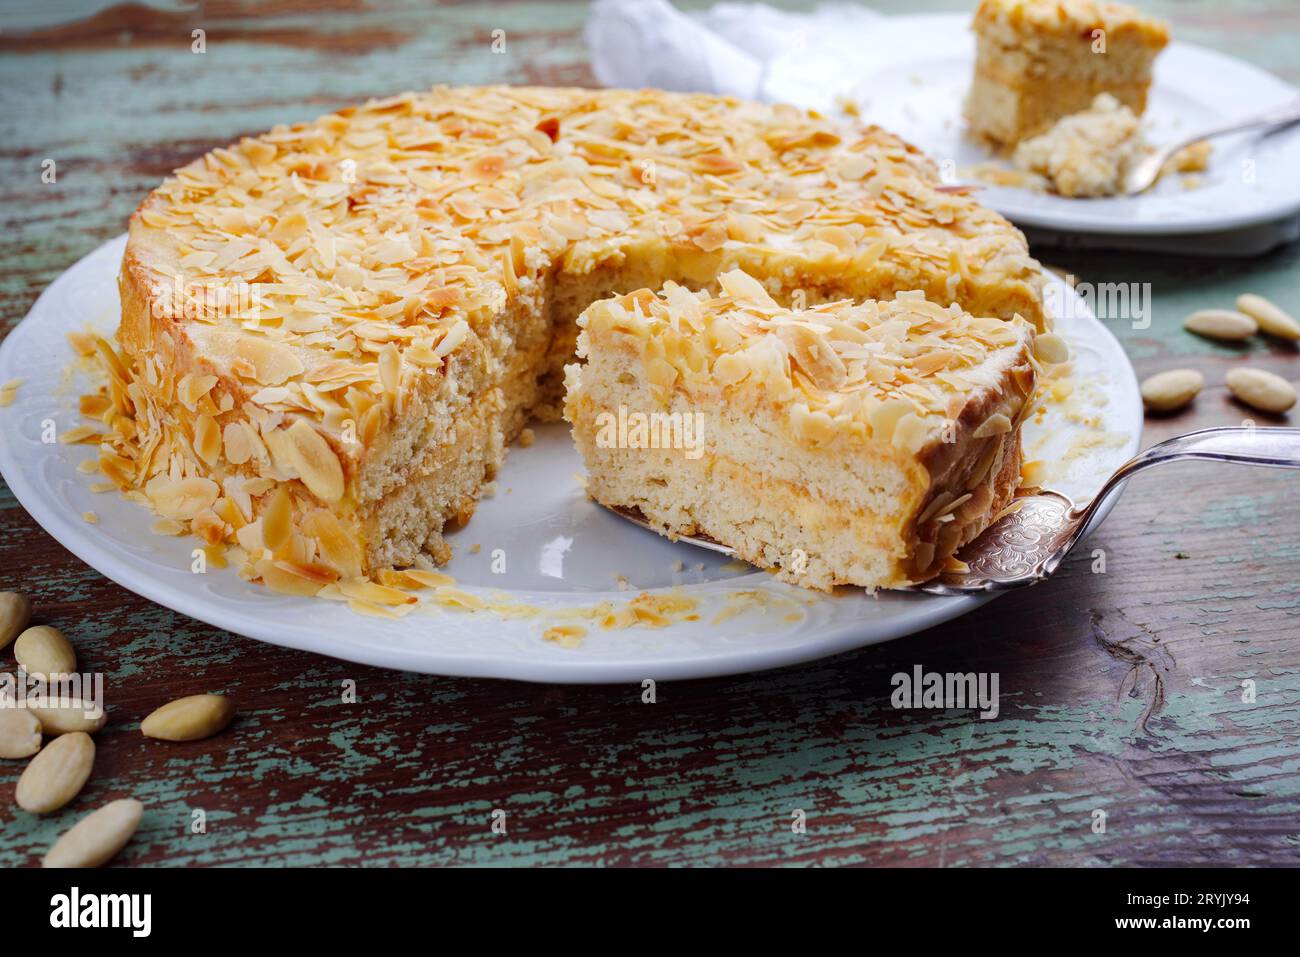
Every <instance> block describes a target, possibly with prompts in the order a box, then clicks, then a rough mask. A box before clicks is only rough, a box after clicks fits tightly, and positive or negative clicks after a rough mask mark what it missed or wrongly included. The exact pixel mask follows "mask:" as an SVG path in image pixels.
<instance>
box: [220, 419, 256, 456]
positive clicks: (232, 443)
mask: <svg viewBox="0 0 1300 957" xmlns="http://www.w3.org/2000/svg"><path fill="white" fill-rule="evenodd" d="M222 438H223V439H224V445H225V450H226V461H228V462H229V463H230V464H231V465H243V464H244V463H245V462H247V461H248V460H249V459H250V458H252V457H253V444H252V441H251V440H250V438H249V433H248V428H247V426H245V425H244V423H242V422H227V423H226V426H225V428H224V429H223V430H222Z"/></svg>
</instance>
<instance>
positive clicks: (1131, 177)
mask: <svg viewBox="0 0 1300 957" xmlns="http://www.w3.org/2000/svg"><path fill="white" fill-rule="evenodd" d="M1297 122H1300V100H1293V101H1291V102H1290V103H1286V104H1283V105H1282V106H1275V107H1273V108H1272V109H1270V110H1265V111H1264V112H1263V113H1257V114H1255V115H1254V116H1247V117H1243V118H1241V119H1237V120H1229V121H1228V122H1227V123H1222V124H1220V125H1218V126H1212V127H1209V128H1207V129H1203V130H1198V131H1197V132H1195V133H1189V134H1188V135H1186V136H1182V137H1179V138H1178V139H1176V140H1174V141H1173V142H1172V143H1167V144H1165V145H1164V146H1162V147H1160V148H1159V149H1157V150H1156V151H1155V152H1154V153H1152V154H1151V155H1150V156H1147V157H1146V158H1144V159H1143V160H1141V161H1140V162H1138V163H1136V164H1135V165H1134V166H1133V167H1132V168H1131V169H1130V170H1129V171H1128V173H1126V174H1125V176H1124V195H1125V196H1136V195H1137V194H1138V193H1143V192H1146V191H1147V190H1148V189H1150V188H1151V185H1152V184H1153V183H1155V181H1156V180H1157V179H1158V178H1159V177H1160V171H1161V170H1162V169H1164V166H1165V163H1167V162H1169V157H1171V156H1173V155H1174V154H1175V153H1177V152H1178V151H1179V150H1181V149H1183V148H1184V147H1187V146H1191V145H1192V144H1193V143H1197V142H1199V141H1201V140H1208V139H1212V138H1214V137H1216V136H1224V135H1226V134H1228V133H1242V132H1245V131H1246V130H1255V129H1257V130H1259V131H1260V132H1268V131H1269V130H1275V129H1280V128H1281V127H1284V126H1290V125H1291V124H1292V123H1297Z"/></svg>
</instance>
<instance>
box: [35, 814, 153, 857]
mask: <svg viewBox="0 0 1300 957" xmlns="http://www.w3.org/2000/svg"><path fill="white" fill-rule="evenodd" d="M142 814H144V805H143V804H141V803H140V802H139V801H137V800H135V799H134V798H123V799H122V800H120V801H110V802H109V803H108V804H105V805H104V806H103V807H101V808H100V809H99V810H97V811H91V812H90V813H89V814H87V815H86V816H85V817H83V818H82V819H81V820H80V821H78V822H77V823H76V824H74V825H72V827H70V828H68V830H66V831H64V832H63V834H62V836H60V837H59V839H58V840H57V841H55V842H54V846H53V847H51V848H50V850H49V852H48V853H46V855H45V858H44V859H43V860H42V861H41V867H99V866H101V865H103V864H107V863H108V861H109V860H110V859H111V858H112V857H113V855H115V854H116V853H117V852H118V851H120V850H121V849H122V848H124V847H126V843H127V841H129V840H131V835H133V834H135V829H136V828H137V827H139V826H140V817H141V815H142Z"/></svg>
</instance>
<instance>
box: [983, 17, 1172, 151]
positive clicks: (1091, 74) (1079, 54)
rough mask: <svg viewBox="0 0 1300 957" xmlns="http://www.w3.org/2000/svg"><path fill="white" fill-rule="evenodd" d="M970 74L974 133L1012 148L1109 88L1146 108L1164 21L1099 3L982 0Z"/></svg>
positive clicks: (1164, 38) (1164, 39) (1135, 107)
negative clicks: (1152, 70) (973, 77)
mask: <svg viewBox="0 0 1300 957" xmlns="http://www.w3.org/2000/svg"><path fill="white" fill-rule="evenodd" d="M971 26H972V29H973V30H974V31H975V44H976V45H975V79H974V81H973V82H972V84H971V88H970V91H969V93H968V94H967V97H966V103H965V115H966V121H967V122H968V123H969V124H970V129H971V132H972V133H974V134H975V135H976V136H977V137H979V138H981V139H984V140H986V141H988V142H990V143H992V144H993V145H994V146H998V147H1001V148H1004V149H1010V148H1011V147H1014V146H1015V145H1016V144H1017V143H1019V142H1020V141H1021V140H1023V139H1026V138H1027V137H1030V136H1035V135H1037V134H1039V133H1042V132H1043V131H1045V130H1047V129H1048V128H1049V127H1051V126H1052V124H1053V123H1055V122H1056V121H1057V120H1059V119H1060V118H1061V117H1063V116H1069V115H1070V114H1072V113H1078V112H1080V111H1082V110H1086V109H1088V107H1089V106H1090V105H1091V104H1092V102H1093V100H1094V99H1095V98H1096V97H1097V96H1098V95H1099V94H1101V93H1109V94H1110V95H1111V96H1113V97H1114V98H1115V99H1116V100H1118V101H1119V102H1120V103H1122V104H1124V105H1125V106H1127V107H1128V108H1129V109H1131V110H1132V111H1133V112H1134V113H1135V114H1137V115H1138V116H1141V115H1142V113H1143V111H1144V110H1145V109H1146V104H1147V91H1148V89H1149V88H1150V86H1151V68H1152V64H1153V63H1154V62H1155V58H1156V55H1157V54H1158V53H1159V52H1160V51H1161V50H1163V49H1164V47H1165V44H1167V43H1168V42H1169V28H1168V27H1167V26H1166V25H1165V23H1164V22H1162V21H1160V20H1156V19H1153V18H1151V17H1147V16H1145V15H1143V14H1142V13H1141V12H1140V11H1139V10H1137V9H1135V8H1133V7H1131V6H1129V5H1127V4H1124V3H1106V2H1102V0H983V2H981V3H980V5H979V8H978V9H977V10H976V11H975V20H974V23H973V24H972V25H971Z"/></svg>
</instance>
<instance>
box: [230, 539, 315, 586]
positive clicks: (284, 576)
mask: <svg viewBox="0 0 1300 957" xmlns="http://www.w3.org/2000/svg"><path fill="white" fill-rule="evenodd" d="M247 527H248V528H252V527H253V526H251V525H250V526H247ZM253 569H254V571H255V572H256V573H257V575H258V577H260V578H261V579H262V583H263V584H265V585H266V587H267V588H269V589H271V591H275V592H279V593H280V594H282V595H302V596H306V597H311V596H313V595H315V594H316V593H317V592H319V591H320V590H321V588H322V587H323V586H322V585H321V583H320V582H318V581H314V580H313V579H310V578H304V577H303V576H301V575H297V574H294V573H293V572H289V571H285V570H284V569H283V568H281V567H280V566H279V565H277V564H276V563H275V562H274V561H269V560H267V559H263V560H261V561H258V562H255V563H254V565H253Z"/></svg>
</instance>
